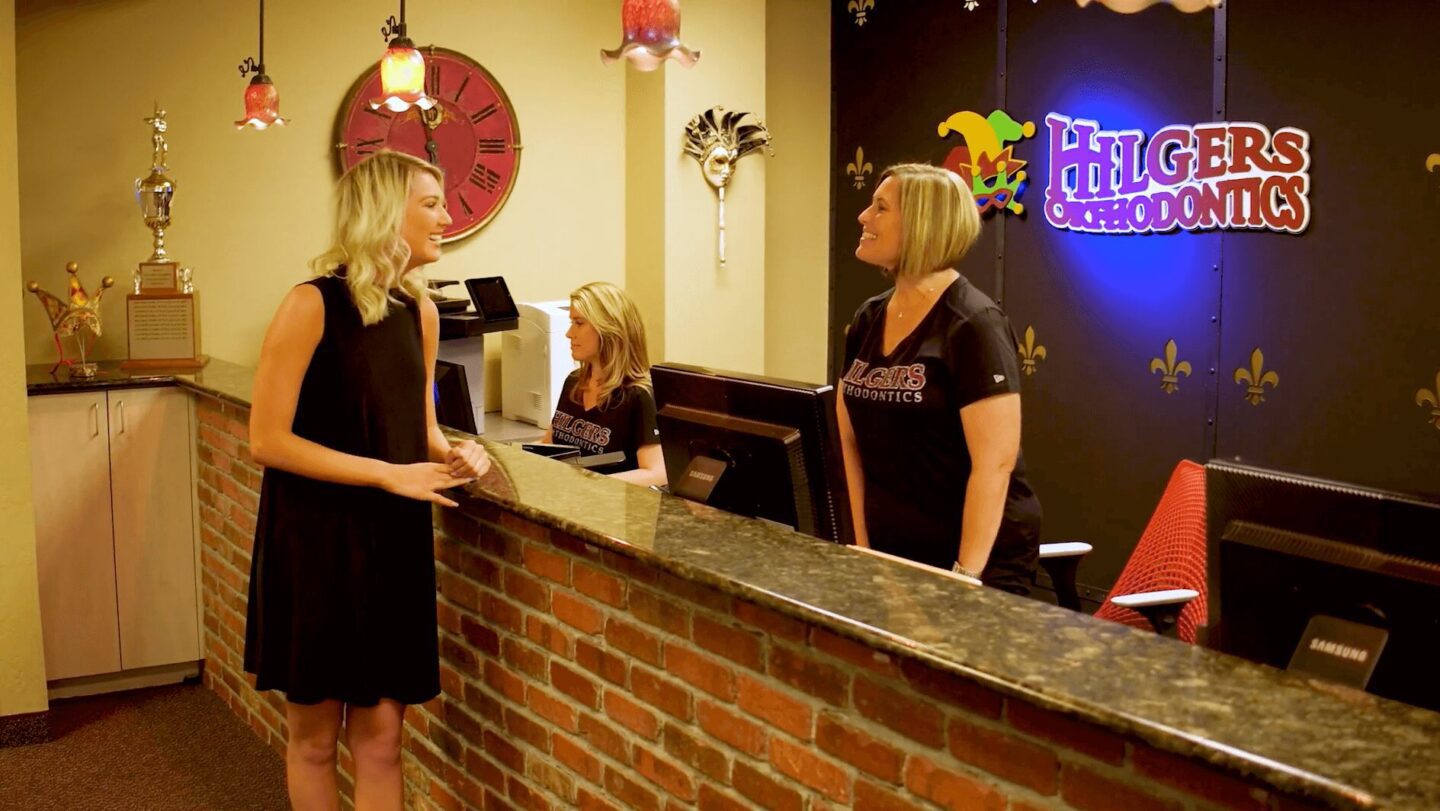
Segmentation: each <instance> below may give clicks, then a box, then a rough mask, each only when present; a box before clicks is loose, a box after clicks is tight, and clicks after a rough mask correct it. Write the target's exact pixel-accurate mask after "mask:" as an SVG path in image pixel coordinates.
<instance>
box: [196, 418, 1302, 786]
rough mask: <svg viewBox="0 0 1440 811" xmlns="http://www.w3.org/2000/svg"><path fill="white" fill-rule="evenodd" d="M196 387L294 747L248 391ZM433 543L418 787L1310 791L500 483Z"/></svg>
mask: <svg viewBox="0 0 1440 811" xmlns="http://www.w3.org/2000/svg"><path fill="white" fill-rule="evenodd" d="M197 400H198V412H199V417H200V421H199V422H200V433H199V438H198V442H199V464H200V484H199V497H200V504H201V507H200V509H201V519H202V520H201V523H202V527H201V532H202V539H203V551H202V558H203V583H204V606H205V628H206V645H205V651H206V660H205V683H206V685H207V686H208V687H209V688H210V689H211V690H213V691H215V692H216V693H217V694H218V695H219V696H221V698H223V699H224V700H225V701H226V702H227V703H228V704H229V706H230V707H231V709H232V710H234V712H235V713H236V714H237V715H239V716H240V717H241V718H243V719H245V720H246V721H247V722H248V723H249V725H250V726H251V728H253V729H254V730H255V732H256V734H258V735H259V736H261V738H262V739H264V740H266V741H267V742H268V743H269V744H270V745H271V746H272V747H274V748H275V749H276V750H277V751H281V752H283V751H284V746H285V736H286V729H285V723H284V720H283V719H284V704H283V701H282V699H281V697H280V696H279V695H277V694H274V693H269V694H264V695H261V694H258V693H256V692H255V690H254V689H253V687H252V684H253V679H252V678H251V677H249V676H248V675H247V674H245V673H244V672H243V670H242V667H241V662H242V653H243V638H244V622H245V595H246V582H247V578H248V573H249V569H250V548H251V539H252V537H253V533H254V528H255V508H256V504H257V502H258V495H257V491H258V487H259V481H260V471H259V470H258V469H257V468H256V466H255V465H254V463H253V462H252V461H250V457H249V452H248V445H247V441H246V440H247V438H246V431H245V425H246V422H247V419H248V411H246V410H245V409H242V408H237V407H235V406H233V405H229V404H222V403H220V402H219V401H217V400H214V399H211V398H209V397H204V396H201V397H197ZM435 553H436V559H437V561H438V577H439V591H440V594H439V601H438V611H439V621H440V626H441V640H440V644H441V655H442V663H441V683H442V685H443V690H444V692H443V694H442V695H441V696H440V697H439V698H437V699H435V700H434V701H431V702H430V703H428V704H426V705H424V706H422V707H412V708H411V709H410V711H409V713H408V714H407V717H406V736H405V745H404V750H405V778H406V792H407V804H408V805H409V806H410V807H413V808H422V809H428V808H440V809H458V808H465V807H470V808H483V809H512V808H515V809H532V810H533V809H552V808H554V809H559V808H569V807H578V808H582V809H631V808H634V809H643V810H644V811H659V810H660V809H667V810H668V809H684V808H700V809H749V808H767V809H784V810H785V811H792V810H793V811H799V810H800V809H814V810H815V811H819V809H832V808H854V809H876V810H884V811H890V810H891V809H893V810H894V811H907V810H908V809H920V808H937V807H938V808H950V809H996V810H997V811H998V810H1000V809H1014V810H1015V811H1020V809H1041V808H1075V809H1086V810H1087V811H1088V810H1091V809H1094V810H1095V811H1109V810H1110V809H1198V808H1214V807H1219V808H1241V809H1257V810H1258V809H1300V808H1309V807H1312V806H1308V805H1304V804H1302V803H1300V802H1297V801H1292V800H1289V799H1287V798H1284V797H1280V796H1277V795H1276V794H1275V793H1274V792H1273V791H1270V790H1267V789H1265V788H1263V787H1260V786H1258V785H1251V784H1249V783H1247V782H1245V781H1244V780H1243V779H1242V778H1239V777H1236V776H1231V775H1229V774H1226V773H1222V772H1220V771H1219V770H1216V769H1213V768H1211V767H1209V766H1208V765H1205V764H1204V763H1203V762H1201V761H1198V760H1189V759H1185V758H1181V757H1178V756H1175V755H1172V754H1168V753H1162V752H1160V751H1158V750H1156V749H1153V748H1151V747H1149V746H1148V745H1146V744H1144V743H1142V742H1140V741H1139V740H1137V739H1132V738H1127V737H1124V736H1120V735H1116V734H1113V733H1111V732H1108V731H1106V730H1103V729H1101V728H1099V727H1096V726H1093V725H1091V724H1089V723H1087V722H1082V721H1078V720H1075V719H1072V718H1069V717H1066V716H1062V715H1060V714H1057V713H1055V712H1052V711H1049V710H1044V709H1040V708H1039V707H1036V706H1034V705H1031V704H1027V703H1025V702H1023V701H1021V700H1019V699H1016V698H1013V697H1008V696H1002V695H1001V694H1000V693H998V692H995V691H992V690H990V689H988V688H986V687H984V686H981V685H980V684H978V683H976V682H974V681H968V680H965V679H963V678H961V677H959V676H956V675H954V674H952V673H949V672H943V671H941V670H938V669H933V668H931V667H929V666H926V665H924V664H921V663H920V662H918V661H916V660H913V659H903V660H902V659H900V658H898V657H896V656H893V655H890V654H887V653H884V652H880V651H877V650H874V649H871V648H868V647H866V646H864V645H862V644H860V643H858V642H855V641H852V640H850V639H847V638H845V637H842V636H839V635H837V634H835V633H832V632H830V631H827V630H825V629H823V628H820V627H817V626H814V625H810V624H807V623H805V622H802V621H799V620H796V619H793V618H790V617H787V616H784V615H782V614H780V613H777V612H775V611H773V610H770V609H768V608H764V607H761V606H758V605H756V604H754V603H752V602H748V601H746V600H743V599H740V598H736V597H731V596H729V595H726V594H723V593H721V592H720V591H718V590H716V589H713V588H711V587H708V586H704V585H701V584H698V583H695V582H691V581H687V580H683V579H680V578H678V577H676V576H673V575H671V574H667V573H664V572H661V571H659V570H657V569H655V568H654V567H652V566H649V565H647V564H644V563H641V562H639V561H637V560H635V559H633V558H630V557H626V556H624V555H622V554H620V553H619V552H615V551H611V550H608V549H600V548H597V547H596V546H594V545H592V544H589V543H586V542H584V541H581V540H579V539H576V538H574V537H571V536H568V535H565V534H563V533H560V532H558V531H555V530H552V529H549V528H547V527H543V526H540V525H537V524H535V523H533V522H531V521H529V520H526V519H524V518H521V517H520V516H518V515H516V514H514V513H511V512H509V511H507V510H504V509H502V508H500V507H497V506H495V505H491V504H483V505H482V504H470V505H467V506H466V507H463V508H462V509H460V510H454V509H446V510H441V511H439V512H437V530H436V536H435ZM341 761H342V769H343V770H344V771H346V772H347V774H348V772H349V766H350V764H349V759H348V757H347V756H345V755H344V754H343V753H342V758H341ZM342 784H343V785H345V787H346V791H347V794H348V793H349V791H348V789H349V781H348V777H342Z"/></svg>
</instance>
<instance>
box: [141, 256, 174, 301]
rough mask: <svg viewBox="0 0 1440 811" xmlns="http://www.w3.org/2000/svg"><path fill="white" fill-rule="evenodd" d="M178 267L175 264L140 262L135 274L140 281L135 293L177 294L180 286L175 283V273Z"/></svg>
mask: <svg viewBox="0 0 1440 811" xmlns="http://www.w3.org/2000/svg"><path fill="white" fill-rule="evenodd" d="M178 268H179V265H178V264H176V263H175V262H141V263H140V269H139V270H138V271H137V272H136V273H137V275H138V276H139V279H140V285H139V289H137V290H136V291H135V292H137V293H146V294H150V293H178V292H180V284H179V282H178V281H177V277H176V271H177V269H178Z"/></svg>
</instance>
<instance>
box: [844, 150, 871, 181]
mask: <svg viewBox="0 0 1440 811" xmlns="http://www.w3.org/2000/svg"><path fill="white" fill-rule="evenodd" d="M873 171H875V167H874V166H872V165H871V164H870V161H867V160H865V148H864V147H859V146H857V147H855V160H853V161H851V162H850V163H847V164H845V174H847V175H849V176H850V177H851V178H852V179H853V180H854V181H855V188H857V189H863V188H865V180H866V178H868V177H869V176H870V173H871V172H873Z"/></svg>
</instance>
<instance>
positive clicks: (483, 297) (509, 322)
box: [465, 276, 520, 332]
mask: <svg viewBox="0 0 1440 811" xmlns="http://www.w3.org/2000/svg"><path fill="white" fill-rule="evenodd" d="M465 290H466V292H468V293H469V294H470V300H471V301H472V302H474V303H475V313H476V314H477V315H479V316H480V318H481V319H483V320H484V321H485V325H486V327H489V329H487V330H486V332H496V331H500V330H497V329H495V328H496V327H499V328H501V329H514V328H515V327H516V326H518V325H519V323H520V310H519V308H517V307H516V306H515V299H513V298H511V297H510V286H509V285H507V284H505V277H504V276H483V277H480V278H475V279H466V280H465Z"/></svg>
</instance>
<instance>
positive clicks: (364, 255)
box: [310, 149, 445, 326]
mask: <svg viewBox="0 0 1440 811" xmlns="http://www.w3.org/2000/svg"><path fill="white" fill-rule="evenodd" d="M419 172H427V173H429V174H430V175H432V176H434V178H435V179H436V180H438V181H440V187H441V188H444V187H445V175H444V174H443V173H442V172H441V171H440V169H439V168H437V167H435V166H432V165H430V164H429V163H426V162H425V161H423V160H421V159H419V158H416V157H414V156H411V155H406V154H404V153H402V152H393V151H391V150H388V149H382V150H381V151H379V152H376V153H375V154H374V155H371V156H370V157H368V158H366V159H365V160H362V161H360V162H359V163H357V164H355V165H354V166H352V167H350V169H349V170H348V171H346V172H345V174H343V175H341V176H340V180H339V182H337V183H336V184H335V227H334V230H333V232H332V233H333V236H332V237H331V239H330V247H329V248H328V249H326V251H325V252H324V253H322V254H320V255H319V256H317V257H315V258H314V259H311V260H310V269H311V270H312V271H314V273H315V275H316V276H333V275H335V272H336V271H337V270H338V269H339V268H340V267H341V266H343V267H344V268H345V277H344V278H345V284H346V285H347V286H348V287H349V288H350V298H351V299H352V300H353V301H354V302H355V307H356V309H358V310H360V317H361V319H362V320H363V321H364V323H365V325H366V326H370V325H371V324H378V323H380V322H381V321H382V320H384V318H385V316H386V314H388V313H389V312H390V304H391V302H394V303H397V304H399V303H401V302H400V300H399V299H398V298H396V297H395V291H397V290H398V291H400V292H401V293H402V294H403V295H404V296H406V297H408V298H409V299H410V300H412V301H419V300H420V299H421V298H422V297H423V296H424V295H425V278H424V276H422V275H421V274H419V273H404V269H405V263H406V262H408V261H410V248H409V246H407V245H406V244H405V240H404V239H402V238H401V237H400V228H401V226H403V225H404V223H405V204H406V203H407V202H408V200H409V197H410V183H411V180H412V178H413V177H414V175H416V174H417V173H419Z"/></svg>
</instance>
